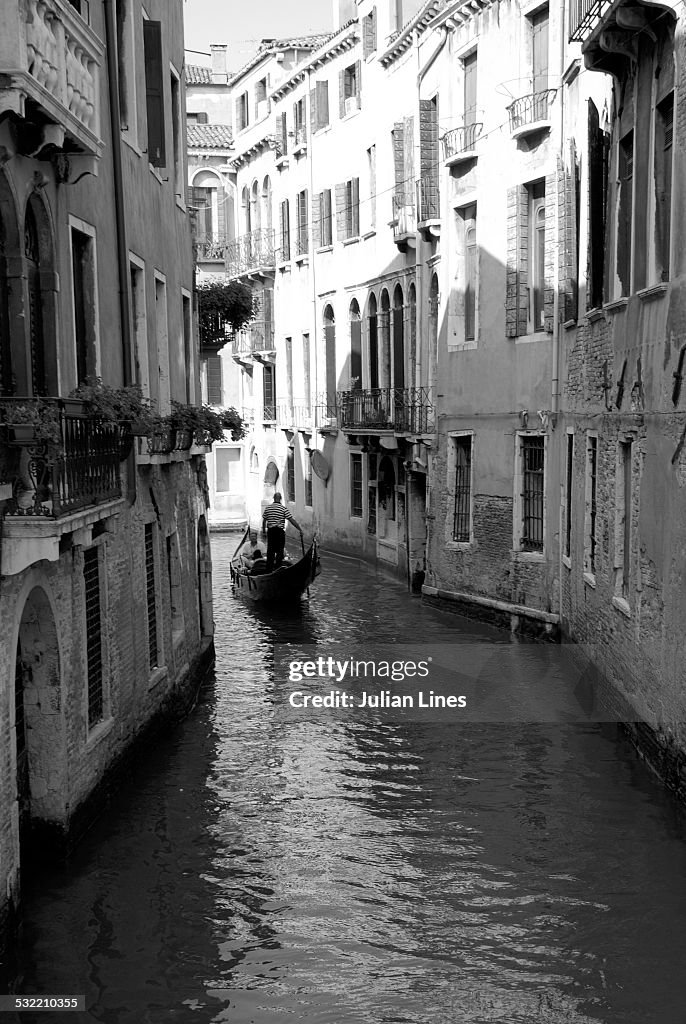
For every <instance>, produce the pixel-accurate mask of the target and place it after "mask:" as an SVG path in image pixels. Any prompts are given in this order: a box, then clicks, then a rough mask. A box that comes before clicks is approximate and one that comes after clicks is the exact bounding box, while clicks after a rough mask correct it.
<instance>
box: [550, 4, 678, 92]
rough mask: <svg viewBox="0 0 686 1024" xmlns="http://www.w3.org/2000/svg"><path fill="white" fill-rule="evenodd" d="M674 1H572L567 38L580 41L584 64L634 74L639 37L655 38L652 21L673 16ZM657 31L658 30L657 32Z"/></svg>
mask: <svg viewBox="0 0 686 1024" xmlns="http://www.w3.org/2000/svg"><path fill="white" fill-rule="evenodd" d="M678 6H679V4H678V3H677V0H659V2H656V3H649V2H647V0H631V2H630V3H629V2H628V0H614V2H611V0H572V3H571V7H570V12H569V25H570V29H569V33H570V36H569V37H570V40H572V41H576V42H580V43H582V44H583V47H582V49H583V55H584V64H585V66H586V68H588V69H589V70H593V71H603V72H606V73H609V74H611V75H615V76H617V77H620V78H621V77H623V76H626V75H627V74H629V75H633V74H634V73H635V65H636V61H637V60H638V47H639V36H640V35H641V33H645V35H646V36H647V37H648V38H653V39H654V37H655V30H654V29H653V24H654V23H655V22H659V21H660V20H661V19H664V18H665V15H669V16H670V20H672V21H673V20H675V19H676V17H677V7H678ZM658 34H659V33H658Z"/></svg>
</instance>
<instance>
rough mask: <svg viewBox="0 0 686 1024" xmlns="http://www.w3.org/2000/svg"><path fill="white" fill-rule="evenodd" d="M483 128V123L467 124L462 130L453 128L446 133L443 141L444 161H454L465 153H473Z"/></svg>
mask: <svg viewBox="0 0 686 1024" xmlns="http://www.w3.org/2000/svg"><path fill="white" fill-rule="evenodd" d="M483 127H484V126H483V123H482V122H481V121H475V122H474V123H473V124H465V125H463V126H462V127H461V128H453V130H452V131H450V132H446V133H445V135H444V136H443V138H442V139H441V144H442V146H443V159H444V160H452V159H454V158H455V157H458V156H461V155H462V154H463V153H471V152H473V151H474V147H475V146H476V140H477V139H478V138H479V136H480V135H481V132H482V131H483Z"/></svg>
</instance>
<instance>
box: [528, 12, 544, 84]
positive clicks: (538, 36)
mask: <svg viewBox="0 0 686 1024" xmlns="http://www.w3.org/2000/svg"><path fill="white" fill-rule="evenodd" d="M531 31H532V37H533V38H532V70H533V91H534V93H540V92H545V90H546V89H547V88H548V9H547V8H546V9H545V10H543V11H539V13H538V14H535V15H534V16H533V17H532V19H531Z"/></svg>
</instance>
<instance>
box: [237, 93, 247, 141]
mask: <svg viewBox="0 0 686 1024" xmlns="http://www.w3.org/2000/svg"><path fill="white" fill-rule="evenodd" d="M247 127H248V94H247V92H242V93H241V95H240V96H239V97H238V99H237V100H236V129H237V130H238V131H239V132H242V131H243V129H244V128H247Z"/></svg>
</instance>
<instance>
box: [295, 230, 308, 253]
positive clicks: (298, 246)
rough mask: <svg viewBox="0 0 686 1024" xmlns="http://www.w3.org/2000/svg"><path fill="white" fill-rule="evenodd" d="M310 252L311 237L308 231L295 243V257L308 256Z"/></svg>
mask: <svg viewBox="0 0 686 1024" xmlns="http://www.w3.org/2000/svg"><path fill="white" fill-rule="evenodd" d="M309 251H310V237H309V235H308V233H307V231H303V232H302V233H300V234H298V236H297V238H296V241H295V255H296V256H306V255H307V254H308V252H309Z"/></svg>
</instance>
